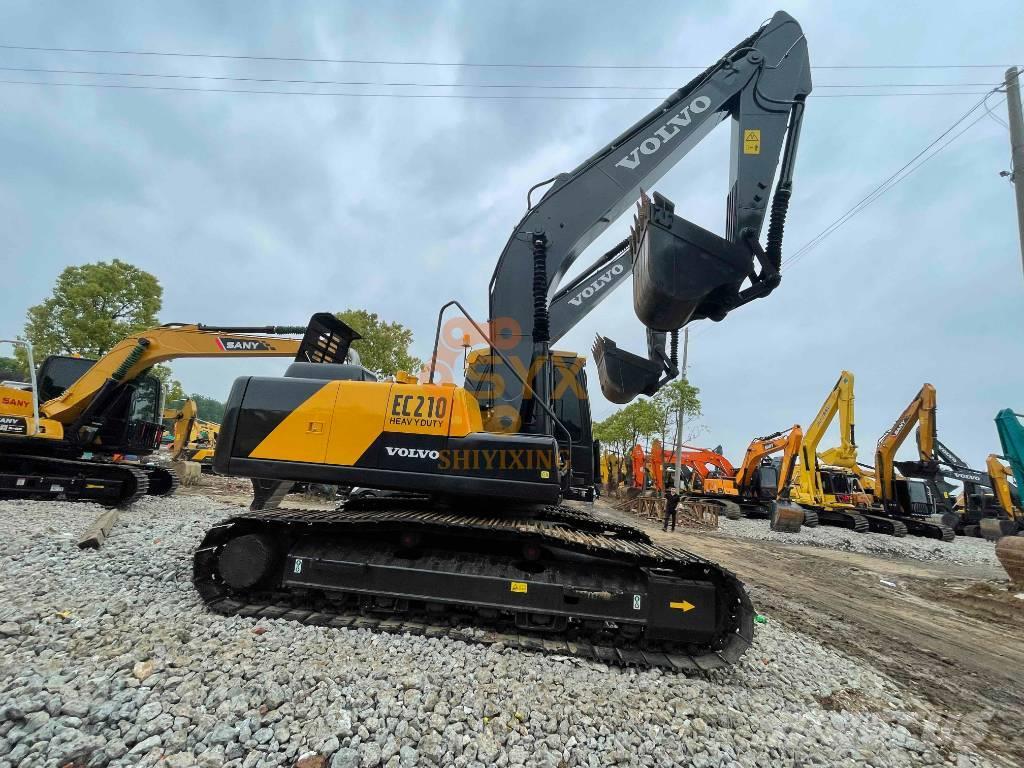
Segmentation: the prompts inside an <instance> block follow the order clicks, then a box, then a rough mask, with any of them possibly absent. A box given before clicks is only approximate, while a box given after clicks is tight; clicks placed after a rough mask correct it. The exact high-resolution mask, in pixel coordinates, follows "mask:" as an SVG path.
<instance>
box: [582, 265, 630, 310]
mask: <svg viewBox="0 0 1024 768" xmlns="http://www.w3.org/2000/svg"><path fill="white" fill-rule="evenodd" d="M625 269H626V268H625V267H624V266H622V265H621V264H616V265H615V266H614V267H612V268H611V269H609V270H606V271H604V272H602V273H601V274H600V275H598V276H597V279H596V280H594V282H592V283H591V284H590V285H588V286H587V287H586V288H584V289H583V290H582V291H580V292H579V293H577V294H576V295H575V296H573V297H572V298H571V299H569V303H570V304H572V305H573V306H574V307H578V306H579V305H580V304H582V303H583V300H584V299H589V298H590V297H591V296H593V295H594V294H595V293H597V292H598V291H600V290H601V289H602V288H604V287H605V286H606V285H608V283H610V282H611V281H612V278H613V277H618V276H619V275H621V274H622V273H623V272H624V271H625Z"/></svg>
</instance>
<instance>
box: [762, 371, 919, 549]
mask: <svg viewBox="0 0 1024 768" xmlns="http://www.w3.org/2000/svg"><path fill="white" fill-rule="evenodd" d="M853 390H854V376H853V374H852V373H851V372H850V371H842V372H841V373H840V374H839V379H838V380H837V381H836V383H835V386H833V387H832V390H831V391H830V392H829V393H828V395H827V396H826V397H825V401H824V402H823V403H822V404H821V407H820V408H819V409H818V413H817V414H816V415H815V417H814V420H813V421H811V423H810V426H809V427H808V428H807V429H806V430H805V431H804V437H803V441H802V443H801V444H800V456H799V460H798V461H797V466H796V469H795V471H794V480H793V487H792V490H791V491H790V500H791V501H792V502H793V504H792V505H790V506H788V507H783V506H782V505H780V506H779V514H778V516H779V517H780V520H779V522H778V523H776V521H775V519H774V518H773V523H774V524H776V525H778V526H780V527H782V526H784V525H785V518H788V517H796V516H797V515H798V512H797V510H794V509H792V507H793V506H797V505H798V506H799V507H800V508H802V509H803V510H804V514H808V513H809V512H813V513H815V514H817V516H818V519H819V520H820V521H821V523H822V524H824V525H833V526H837V527H840V528H847V529H849V530H852V531H856V532H858V533H866V532H867V531H869V530H873V531H876V532H878V533H887V534H890V535H893V536H903V535H906V528H905V527H904V526H903V525H902V524H901V523H899V522H898V521H894V520H890V519H888V518H884V517H882V516H880V515H874V514H872V509H871V497H870V496H868V495H867V494H866V493H865V492H864V489H863V488H862V487H861V484H860V480H859V478H858V472H860V471H862V470H860V469H859V467H858V464H857V441H856V435H855V427H854V400H853ZM837 415H838V416H839V435H840V440H841V443H840V445H839V446H838V447H836V448H831V449H829V450H827V451H825V452H823V453H822V454H821V456H819V455H818V446H819V445H820V443H821V440H822V438H823V437H824V436H825V433H826V432H827V431H828V428H829V426H830V425H831V424H832V421H833V420H834V419H835V418H836V416H837Z"/></svg>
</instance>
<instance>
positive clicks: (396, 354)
mask: <svg viewBox="0 0 1024 768" xmlns="http://www.w3.org/2000/svg"><path fill="white" fill-rule="evenodd" d="M337 318H338V319H339V320H341V321H342V322H344V323H346V324H348V325H349V326H351V327H352V329H353V330H355V331H358V332H359V334H360V335H361V336H362V337H363V338H361V339H360V340H359V341H356V342H354V343H353V344H352V347H353V348H354V349H355V350H356V351H357V352H358V353H359V357H360V360H361V361H362V364H363V365H364V366H366V367H367V368H369V369H370V370H371V371H373V372H374V373H376V374H378V375H380V376H391V375H392V374H395V373H397V372H398V371H406V372H407V373H412V374H416V373H419V370H420V368H422V367H423V361H422V360H420V359H419V358H418V357H413V356H412V355H411V354H409V347H410V345H411V344H412V331H411V330H409V329H408V328H406V327H405V326H404V325H402V324H401V323H389V322H386V321H384V320H382V319H381V318H380V317H379V316H378V315H377V313H375V312H368V311H366V310H365V309H346V310H345V311H344V312H338V313H337Z"/></svg>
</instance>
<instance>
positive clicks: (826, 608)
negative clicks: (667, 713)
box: [180, 475, 1024, 765]
mask: <svg viewBox="0 0 1024 768" xmlns="http://www.w3.org/2000/svg"><path fill="white" fill-rule="evenodd" d="M180 492H182V493H186V494H189V495H193V494H194V495H203V496H208V497H210V498H212V499H215V500H216V501H218V502H222V503H225V504H237V505H245V504H247V503H248V501H249V499H250V498H251V492H250V485H249V483H248V481H244V480H239V479H234V478H221V477H214V476H209V475H204V476H203V479H202V481H201V483H200V484H199V485H198V486H193V487H190V488H182V489H181V491H180ZM284 506H302V507H310V506H323V507H324V508H329V507H330V506H333V505H332V504H331V503H330V502H329V501H328V500H323V499H317V498H316V497H310V496H306V495H293V496H290V497H289V498H288V499H287V501H286V502H285V504H284ZM598 506H599V508H600V509H601V511H602V512H604V513H606V514H609V515H612V516H615V517H618V518H620V519H622V520H624V521H628V522H631V523H633V524H634V525H638V526H640V527H641V528H643V529H645V530H646V531H648V532H649V533H650V535H651V536H652V537H653V538H654V539H655V540H656V541H658V542H659V543H663V544H666V545H669V546H676V547H682V548H684V549H687V550H689V551H692V552H694V553H696V554H699V555H701V556H702V557H706V558H708V559H709V560H712V561H714V562H716V563H719V564H721V565H722V566H724V567H725V568H728V569H729V570H731V571H733V572H734V573H736V574H737V575H738V576H739V577H740V578H741V579H742V580H743V581H744V583H745V584H746V585H747V588H748V590H749V592H750V595H751V598H752V600H753V601H754V605H755V607H756V608H757V610H758V611H759V612H760V613H762V614H764V615H765V616H766V618H767V620H768V621H780V622H783V623H784V624H786V625H787V626H789V627H792V628H795V629H799V630H800V631H802V632H804V633H806V634H808V635H811V636H813V637H815V638H818V639H819V640H820V641H821V642H822V643H823V644H825V645H828V646H831V647H834V648H836V649H837V650H840V651H842V652H844V653H847V654H850V655H852V656H855V657H857V658H859V659H861V660H863V661H864V662H866V663H867V664H869V665H870V666H872V667H874V668H875V669H877V670H878V671H880V672H882V673H883V674H885V675H886V676H887V677H889V678H890V679H891V680H893V682H894V683H895V684H896V685H898V686H899V687H901V688H903V689H904V690H906V691H908V692H910V693H911V694H913V695H915V696H917V697H918V698H920V699H923V700H926V701H928V702H929V703H930V704H932V705H933V706H935V707H937V708H938V709H940V710H941V711H943V712H946V713H947V717H948V719H947V721H946V722H945V723H944V727H945V728H948V729H950V730H951V731H953V732H954V733H957V734H958V737H959V738H962V739H963V741H964V742H966V743H969V744H971V745H974V746H975V748H977V749H978V750H979V751H982V752H984V753H985V754H987V755H988V756H989V757H991V758H992V759H993V760H995V761H996V762H999V763H1002V764H1005V765H1024V729H1022V727H1021V720H1022V717H1024V714H1022V713H1024V684H1022V681H1021V676H1022V674H1024V600H1022V599H1018V598H1016V597H1014V595H1013V593H1011V592H1010V591H1008V590H1007V586H1006V575H1005V573H1003V572H1002V571H1001V570H1000V569H999V568H997V567H995V566H991V567H988V566H977V565H975V566H963V565H956V564H953V563H942V562H921V561H916V560H908V559H894V558H884V557H878V556H874V555H867V554H860V553H853V552H842V551H836V550H830V549H822V548H817V547H807V546H799V545H789V544H778V543H775V542H762V541H752V540H748V539H740V538H735V537H730V536H728V535H726V534H724V533H720V532H706V531H694V530H688V529H679V530H677V531H676V532H675V533H662V531H661V528H660V526H659V525H658V524H657V523H656V522H653V521H649V520H644V519H639V518H636V517H634V516H632V515H628V514H626V513H622V512H619V511H617V510H615V509H613V508H612V507H611V506H609V505H607V504H604V503H602V502H599V503H598ZM765 525H767V522H765ZM886 582H888V584H887V583H886ZM890 585H894V586H890ZM822 673H823V674H827V670H822ZM850 695H851V696H852V697H855V696H856V691H851V692H850ZM848 705H849V703H848V702H847V703H845V704H844V702H837V703H836V706H837V708H838V707H840V706H847V708H848Z"/></svg>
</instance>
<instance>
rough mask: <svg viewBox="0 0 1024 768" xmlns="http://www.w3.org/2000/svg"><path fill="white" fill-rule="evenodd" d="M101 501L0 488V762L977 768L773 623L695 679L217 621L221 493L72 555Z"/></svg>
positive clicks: (151, 506) (890, 691)
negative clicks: (203, 594) (724, 665)
mask: <svg viewBox="0 0 1024 768" xmlns="http://www.w3.org/2000/svg"><path fill="white" fill-rule="evenodd" d="M98 511H99V510H98V508H97V507H94V506H91V505H85V504H82V505H76V504H66V503H60V502H36V503H29V502H0V558H2V561H3V563H4V570H3V577H2V580H0V623H2V624H4V625H8V624H10V625H14V626H15V627H16V631H14V630H12V631H10V632H7V631H5V633H4V636H2V637H0V768H14V767H15V766H19V767H22V766H23V767H24V768H33V767H34V766H39V767H40V768H43V767H44V766H45V767H47V768H49V767H50V766H59V765H66V764H68V763H70V764H71V765H73V766H108V765H109V766H168V767H169V768H191V767H193V766H208V767H210V768H214V767H216V768H220V766H225V767H226V768H269V767H270V766H288V768H291V767H292V766H302V768H325V767H327V766H329V767H330V768H343V767H347V766H353V767H357V766H358V767H359V768H368V767H369V768H373V767H374V766H380V765H384V766H388V767H389V768H394V767H395V766H413V765H420V766H434V765H437V766H474V767H476V766H490V765H498V766H551V767H552V768H554V767H555V766H606V765H643V766H676V765H692V766H720V765H721V766H726V765H729V766H732V765H739V766H774V765H830V766H832V765H837V766H859V765H868V764H871V765H886V766H920V765H925V766H957V767H958V768H962V767H964V766H974V765H987V763H986V762H985V760H984V759H982V758H981V757H979V756H977V755H975V754H972V753H971V752H969V751H968V748H967V746H966V745H967V744H969V743H972V742H971V740H972V739H981V738H983V735H984V734H983V724H981V725H980V726H979V724H976V723H971V724H968V723H963V724H962V727H955V726H951V725H950V724H949V722H948V721H946V720H945V719H943V718H942V716H941V713H937V712H934V711H931V710H929V709H928V708H927V707H926V706H924V705H923V704H921V703H920V702H918V701H916V700H914V699H913V698H911V697H908V696H906V695H904V694H901V693H900V692H899V690H897V688H896V687H895V686H894V685H893V684H892V683H890V682H889V681H888V680H887V679H885V678H883V677H881V676H879V675H878V674H877V673H875V672H874V671H872V670H871V669H869V668H866V667H864V666H862V665H860V664H858V663H857V662H855V661H853V660H851V659H850V658H847V657H845V656H843V655H840V654H838V653H836V652H833V651H831V650H828V649H826V648H823V647H822V646H821V645H820V644H819V643H817V642H815V641H814V640H813V639H812V638H809V637H807V636H805V635H802V634H800V633H799V632H795V631H791V630H789V629H787V628H785V627H783V626H781V625H778V624H776V623H775V622H773V621H771V620H769V621H768V623H767V624H764V625H760V624H759V625H758V627H757V637H756V642H755V645H754V647H753V648H752V649H751V650H750V651H749V652H748V653H747V655H746V656H745V657H744V659H743V660H742V662H741V663H740V664H738V665H737V666H735V667H734V668H732V669H730V670H727V671H721V672H716V673H713V674H710V675H695V676H686V675H681V674H672V673H666V672H662V671H660V670H647V671H641V672H638V671H635V670H625V669H619V668H607V667H605V666H603V665H600V664H595V663H592V662H586V661H577V660H565V659H559V658H557V657H547V656H543V655H535V654H529V653H521V652H518V651H513V650H510V649H497V648H494V647H490V646H483V645H475V644H466V643H464V642H461V641H451V640H441V639H428V638H422V637H409V636H398V635H383V634H379V635H378V634H371V633H369V632H367V631H365V630H334V629H326V628H317V627H304V626H301V625H298V624H294V623H289V622H283V621H267V620H260V621H254V620H251V619H240V618H223V617H220V616H216V615H213V614H210V613H208V612H207V611H206V610H204V608H203V607H202V605H201V604H200V602H199V600H198V599H197V598H196V596H195V595H194V594H193V590H192V586H191V583H190V567H191V565H190V564H191V553H192V551H193V549H194V548H195V546H196V545H197V544H198V542H199V541H200V539H201V537H202V534H203V532H204V531H205V530H206V529H207V528H208V527H209V526H210V525H212V524H213V523H214V522H216V521H217V520H219V519H221V518H222V517H224V516H226V515H227V514H228V513H229V510H228V509H227V508H225V507H223V506H218V505H217V504H216V503H215V502H211V501H209V500H207V499H204V498H202V497H198V496H192V497H177V498H170V499H145V500H143V501H142V502H140V503H138V504H137V505H135V506H134V507H133V508H132V509H131V510H129V511H126V512H125V513H123V514H122V516H121V520H120V521H119V522H118V524H117V526H116V527H115V528H114V530H113V533H112V536H111V538H110V539H109V540H108V541H107V543H106V544H105V545H104V548H103V549H102V550H100V551H80V550H78V549H77V548H76V547H75V544H74V542H75V537H76V535H77V533H78V532H79V531H80V530H81V529H82V528H84V527H85V526H86V525H87V524H88V523H89V522H90V521H91V520H92V518H93V517H94V516H95V515H96V514H97V512H98ZM730 525H732V524H730ZM257 627H259V628H262V629H263V630H265V631H263V632H254V629H256V628H257ZM979 728H981V729H982V731H981V732H980V731H979Z"/></svg>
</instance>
